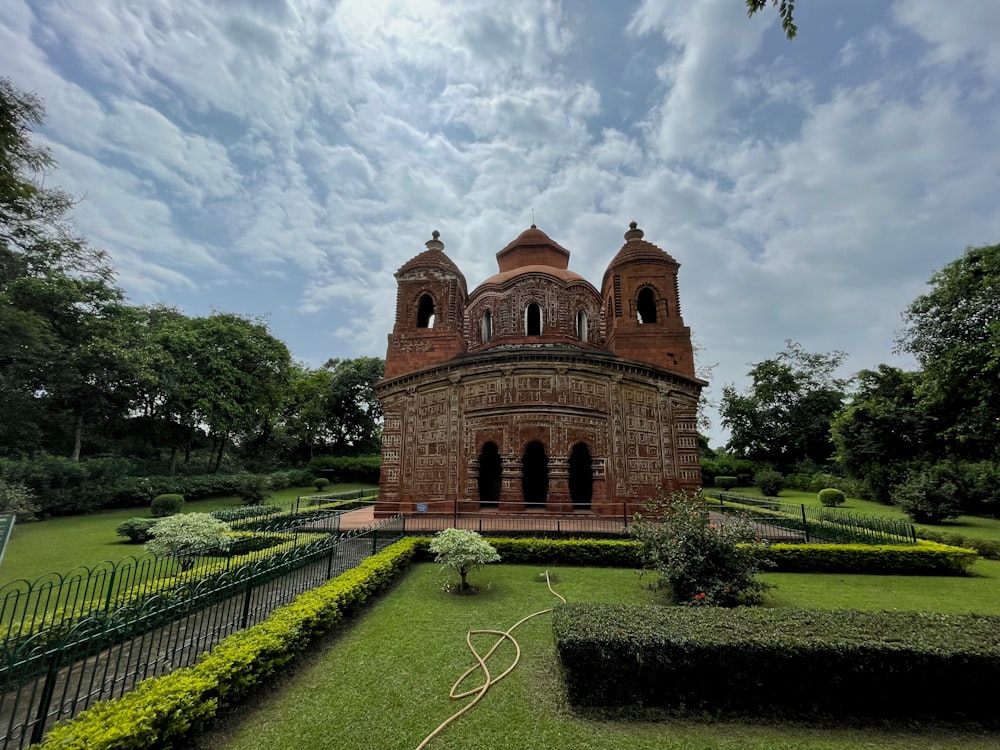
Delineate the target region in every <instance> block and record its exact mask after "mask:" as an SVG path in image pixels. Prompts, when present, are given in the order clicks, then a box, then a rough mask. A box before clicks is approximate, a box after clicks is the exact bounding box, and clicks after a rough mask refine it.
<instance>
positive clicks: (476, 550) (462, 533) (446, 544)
mask: <svg viewBox="0 0 1000 750" xmlns="http://www.w3.org/2000/svg"><path fill="white" fill-rule="evenodd" d="M430 550H431V552H433V553H434V562H439V563H441V564H442V565H443V566H444V567H446V568H450V569H451V570H453V571H455V572H456V573H458V575H459V576H461V578H462V582H461V584H460V585H461V588H462V589H469V588H471V586H469V581H468V575H469V573H471V572H472V571H473V570H475V569H476V568H478V567H480V566H482V565H486V564H488V563H491V562H498V561H499V560H500V555H499V554H498V553H497V551H496V550H495V549H494V548H493V545H492V544H490V543H489V542H487V541H486V540H485V539H483V538H482V537H481V536H480V535H479V534H477V533H476V532H475V531H469V530H468V529H445V530H444V531H439V532H438V533H437V534H435V535H434V538H433V539H431V544H430Z"/></svg>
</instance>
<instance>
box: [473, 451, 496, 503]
mask: <svg viewBox="0 0 1000 750" xmlns="http://www.w3.org/2000/svg"><path fill="white" fill-rule="evenodd" d="M501 471H502V465H501V462H500V449H499V448H497V444H496V443H494V442H493V441H490V442H488V443H487V444H486V445H484V446H483V450H482V452H481V453H480V454H479V478H478V480H477V481H478V483H479V507H480V508H482V507H484V506H487V507H489V506H497V505H499V504H500V473H501Z"/></svg>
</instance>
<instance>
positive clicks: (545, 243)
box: [497, 224, 569, 274]
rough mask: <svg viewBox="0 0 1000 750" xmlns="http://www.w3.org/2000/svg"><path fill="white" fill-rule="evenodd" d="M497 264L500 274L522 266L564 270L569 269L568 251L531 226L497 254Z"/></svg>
mask: <svg viewBox="0 0 1000 750" xmlns="http://www.w3.org/2000/svg"><path fill="white" fill-rule="evenodd" d="M497 264H498V265H499V266H500V273H501V274H503V273H506V272H508V271H514V270H516V269H518V268H523V267H524V266H550V267H552V268H559V269H563V270H565V269H567V268H569V250H567V249H566V248H564V247H563V246H562V245H560V244H559V243H558V242H556V241H555V240H553V239H552V238H551V237H549V236H548V235H547V234H545V232H543V231H542V230H541V229H539V228H538V227H537V226H535V225H534V224H532V225H531V227H530V228H528V229H525V230H524V231H523V232H521V234H519V235H518V237H517V239H516V240H514V241H513V242H511V243H510V244H509V245H507V247H505V248H504V249H503V250H501V251H500V252H498V253H497Z"/></svg>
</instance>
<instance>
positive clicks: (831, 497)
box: [816, 487, 847, 508]
mask: <svg viewBox="0 0 1000 750" xmlns="http://www.w3.org/2000/svg"><path fill="white" fill-rule="evenodd" d="M816 496H817V497H818V498H819V501H820V503H822V504H823V505H825V506H827V507H828V508H835V507H837V506H838V505H843V504H844V502H845V501H846V500H847V497H846V496H845V495H844V493H843V492H841V491H840V490H838V489H834V488H833V487H827V488H826V489H823V490H820V491H819V492H817V493H816Z"/></svg>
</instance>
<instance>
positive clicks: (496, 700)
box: [198, 564, 1000, 750]
mask: <svg viewBox="0 0 1000 750" xmlns="http://www.w3.org/2000/svg"><path fill="white" fill-rule="evenodd" d="M540 571H541V568H540V567H535V566H494V567H490V568H488V569H484V570H481V571H478V572H476V573H475V574H474V575H473V577H472V578H471V580H472V582H473V583H474V584H479V585H481V586H483V590H482V591H481V593H479V594H478V595H475V596H469V597H459V596H455V595H454V594H445V593H443V592H442V591H441V588H440V585H439V579H440V576H441V574H440V572H439V569H438V567H437V566H435V565H428V564H425V565H417V566H414V568H413V569H412V570H411V571H410V572H409V573H408V574H407V576H406V578H405V579H404V580H403V581H402V582H401V584H400V585H399V586H398V587H397V588H396V589H395V590H394V591H393V592H392V593H391V594H390V595H388V596H386V597H385V598H383V599H382V600H381V601H380V602H379V603H377V604H376V605H375V606H374V607H372V608H371V609H370V610H369V611H368V612H367V613H365V614H364V615H362V616H360V617H359V618H358V619H357V620H356V621H355V622H354V623H353V624H352V626H350V627H349V628H348V629H347V630H346V631H345V632H344V633H343V634H342V636H341V637H340V638H338V639H337V640H336V641H335V642H333V643H332V645H330V646H329V647H328V648H327V649H326V650H324V651H322V652H321V653H317V654H315V655H314V656H313V658H312V659H311V660H310V663H308V664H305V665H303V667H302V668H301V669H300V670H299V671H298V672H297V673H295V674H294V675H291V676H290V677H288V678H287V679H286V680H285V681H284V682H283V683H281V684H278V685H276V686H275V687H274V690H273V692H272V693H270V694H269V695H266V696H263V697H262V698H260V700H259V701H258V702H257V703H256V705H251V706H246V707H243V708H241V709H240V712H239V716H233V717H232V718H231V719H230V720H229V721H228V722H227V723H226V724H224V725H222V726H220V727H217V728H216V729H215V730H214V731H213V732H211V733H210V734H208V735H206V736H205V737H203V738H201V739H200V740H199V743H198V747H201V748H213V749H214V748H226V749H229V750H254V749H255V748H260V749H261V750H263V749H264V748H267V750H286V749H287V750H291V749H292V748H301V747H308V748H315V749H317V750H322V749H323V748H337V749H338V750H354V749H357V750H362V749H363V750H368V749H369V748H373V747H377V748H380V750H392V749H393V748H414V747H416V746H417V745H418V744H419V743H420V742H421V741H422V740H423V738H424V737H425V736H426V735H427V734H429V733H430V732H431V731H432V730H433V729H434V728H435V727H437V726H438V724H440V723H441V722H442V721H444V720H445V719H446V718H447V717H448V716H450V715H451V714H452V713H453V712H454V711H456V710H457V709H458V708H460V707H461V706H462V705H463V703H462V702H460V701H450V700H449V699H448V691H449V689H450V688H451V685H452V683H453V681H454V680H455V679H457V678H458V676H459V675H461V674H462V672H464V671H465V670H466V669H467V668H468V667H469V666H471V665H472V664H474V659H473V657H472V656H471V654H469V653H468V651H467V650H466V647H465V634H466V631H467V630H469V629H472V628H494V629H500V630H503V629H506V628H508V627H510V626H511V625H513V624H514V623H515V622H516V621H517V620H518V619H520V618H521V617H523V616H524V615H527V614H530V613H532V612H536V611H538V610H541V609H545V608H548V607H551V606H552V604H553V603H554V601H555V600H554V598H553V597H552V596H551V595H550V594H549V593H548V591H547V590H546V587H545V584H544V583H540V582H539V581H538V574H539V572H540ZM552 572H553V573H554V574H555V575H556V576H557V578H558V581H557V582H556V583H555V589H556V590H557V591H559V592H560V593H561V594H563V595H564V596H565V597H566V598H567V599H568V600H570V601H609V602H612V601H613V602H645V601H651V600H652V599H651V597H652V594H651V593H650V592H649V591H648V590H646V589H644V588H642V586H641V585H640V583H639V581H638V579H637V576H636V574H635V573H634V572H633V571H628V570H608V569H593V568H553V569H552ZM987 572H989V573H990V574H991V575H993V576H994V578H993V580H990V581H987V582H986V584H987V585H991V586H992V588H993V590H996V589H997V586H996V584H997V579H996V576H997V574H998V573H1000V570H998V569H996V568H988V569H987ZM798 578H799V579H800V580H801V581H802V589H801V591H799V592H796V593H794V594H793V593H791V592H790V593H789V594H788V596H789V597H790V598H791V599H793V600H798V599H800V598H802V599H805V598H806V596H807V594H806V593H804V592H807V591H808V590H810V589H812V590H813V592H814V595H815V597H818V598H819V600H822V599H823V598H824V597H829V598H830V600H831V602H832V601H834V600H836V599H837V597H836V596H831V592H834V591H836V590H837V589H838V588H839V587H840V584H837V583H835V582H831V580H830V578H831V577H825V576H799V577H798ZM921 580H923V581H926V580H927V579H921ZM948 580H952V581H954V580H965V579H948ZM810 581H811V583H810ZM487 582H489V584H490V585H489V586H488V587H486V586H485V584H486V583H487ZM881 590H882V591H883V592H884V603H885V605H886V606H890V607H891V606H894V602H895V599H894V596H895V595H894V593H893V587H892V586H883V587H881ZM903 601H906V599H904V600H903ZM838 606H839V605H838ZM403 623H405V627H403V626H402V624H403ZM514 635H515V637H516V638H517V639H518V641H519V642H520V646H521V649H522V656H521V663H520V666H519V667H518V668H517V669H516V670H515V671H514V672H513V673H512V674H511V675H510V676H508V677H507V678H506V679H505V680H504V681H502V682H500V683H499V684H497V685H496V686H494V687H493V688H492V689H491V691H490V693H489V694H488V695H487V696H486V697H485V698H484V699H483V701H482V702H481V703H480V704H479V705H478V706H476V707H475V708H473V709H472V711H470V712H469V713H468V714H466V715H465V716H463V717H461V718H459V719H458V720H457V722H456V723H455V724H453V725H452V726H451V727H449V728H447V729H446V730H444V733H443V734H442V735H441V736H439V737H438V738H436V739H435V740H433V741H432V743H431V744H430V746H429V747H430V748H431V749H432V750H446V749H449V748H450V749H452V750H458V749H460V748H461V749H464V748H477V750H490V749H492V748H496V749H497V750H500V749H501V748H503V749H504V750H507V749H508V748H524V749H525V750H532V749H535V748H537V749H539V750H541V749H542V748H574V749H576V748H595V749H596V748H617V747H621V748H629V750H652V749H654V748H655V749H657V750H665V749H668V748H733V749H736V748H739V749H740V750H754V749H757V748H760V749H763V748H767V749H769V750H774V749H777V750H781V749H783V748H830V749H834V748H836V749H838V750H846V749H847V748H899V749H902V748H945V747H947V748H957V749H961V750H971V749H972V748H993V747H997V743H998V742H1000V733H997V732H993V733H979V734H976V733H974V732H973V731H971V730H968V731H965V730H963V729H962V728H949V727H940V726H927V725H923V726H916V727H912V726H911V727H902V728H897V727H894V726H891V725H879V726H875V727H871V726H862V727H853V728H852V727H842V726H837V725H832V726H831V725H821V726H811V725H808V724H790V723H768V722H767V721H766V720H765V719H763V718H762V720H761V721H760V722H755V723H746V722H741V721H710V720H707V719H706V720H704V721H699V720H695V719H692V720H679V719H668V720H664V721H659V722H648V721H641V720H626V719H620V720H603V719H601V718H600V717H599V716H597V715H595V714H578V713H576V712H574V711H573V710H572V709H571V708H570V707H569V706H568V705H567V703H566V702H565V698H564V694H563V689H562V685H561V682H560V678H559V665H558V660H557V657H556V654H555V648H554V644H553V640H552V631H551V620H550V618H549V617H548V616H544V615H543V616H541V617H537V618H535V619H534V620H531V621H530V622H528V623H526V624H525V625H522V626H521V627H520V628H519V629H518V630H517V631H515V633H514ZM476 643H478V644H481V645H480V646H479V649H480V651H481V652H485V651H486V650H488V649H489V647H490V645H492V640H490V639H489V638H488V637H484V638H483V639H481V640H477V641H476ZM511 654H512V650H511V649H510V648H508V647H506V646H505V647H502V648H501V649H500V650H499V652H498V654H497V656H496V657H495V661H492V662H491V664H490V668H491V670H492V671H493V672H494V673H496V672H499V671H502V670H503V669H504V668H505V667H506V665H508V664H509V663H510V661H511ZM475 684H478V680H475V679H473V680H472V684H470V685H468V686H469V687H472V686H474V685H475Z"/></svg>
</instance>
